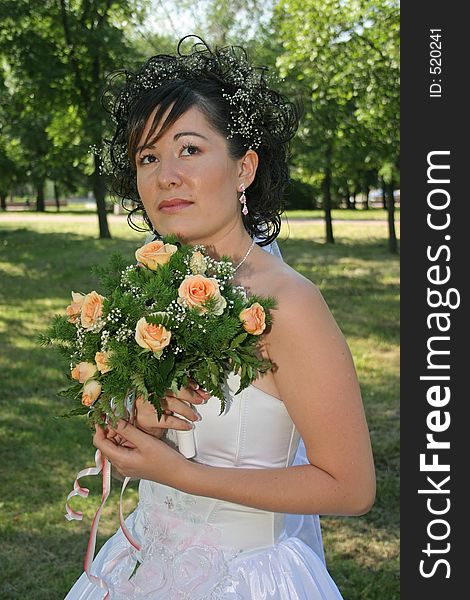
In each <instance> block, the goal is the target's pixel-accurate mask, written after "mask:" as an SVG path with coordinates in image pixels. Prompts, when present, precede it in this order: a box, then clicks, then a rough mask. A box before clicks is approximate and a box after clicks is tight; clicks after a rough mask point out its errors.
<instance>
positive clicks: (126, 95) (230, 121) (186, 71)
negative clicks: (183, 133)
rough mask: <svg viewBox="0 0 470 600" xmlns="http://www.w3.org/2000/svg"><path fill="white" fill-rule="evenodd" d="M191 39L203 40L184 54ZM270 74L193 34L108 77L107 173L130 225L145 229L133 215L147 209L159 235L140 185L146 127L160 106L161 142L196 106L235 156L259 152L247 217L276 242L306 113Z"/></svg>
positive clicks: (259, 233) (253, 231)
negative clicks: (110, 130) (272, 83)
mask: <svg viewBox="0 0 470 600" xmlns="http://www.w3.org/2000/svg"><path fill="white" fill-rule="evenodd" d="M191 37H196V38H197V39H198V40H199V41H198V42H197V43H196V44H194V45H193V46H192V48H191V52H190V53H188V54H183V53H182V51H181V46H182V43H183V42H184V41H185V40H186V39H187V38H191ZM267 71H268V68H267V67H255V66H253V65H251V64H250V63H249V61H248V58H247V54H246V52H245V50H244V49H243V48H241V47H239V46H227V47H224V48H215V50H214V51H212V50H211V49H210V48H209V47H208V46H207V44H206V43H205V42H204V41H203V40H202V39H201V38H199V37H197V36H186V37H184V38H182V39H181V40H180V41H179V43H178V48H177V53H176V55H166V54H160V55H157V56H153V57H151V58H149V59H148V60H147V61H146V62H145V63H144V64H143V65H142V67H141V68H140V69H138V70H137V71H136V72H132V71H129V70H121V71H117V72H115V73H112V74H111V75H110V76H109V78H108V85H107V87H106V89H105V91H104V93H103V102H104V106H105V108H106V110H107V111H108V112H109V113H110V115H111V118H112V119H113V121H114V122H115V123H116V129H115V132H114V136H113V137H112V139H110V140H105V152H104V154H103V161H104V163H105V166H104V168H105V171H106V172H107V173H108V174H109V175H111V191H112V192H113V193H114V194H116V195H117V196H118V197H119V198H121V203H122V205H123V207H124V208H126V210H128V212H129V214H128V222H129V225H130V226H131V227H133V228H134V229H138V230H141V231H142V230H143V229H142V228H141V227H139V226H138V225H137V224H136V223H135V222H134V221H133V217H134V215H135V214H136V213H140V212H142V213H143V219H144V221H145V223H146V225H147V226H148V227H149V229H151V230H153V225H152V223H151V222H150V219H149V218H148V216H147V214H146V213H145V210H144V206H143V204H142V201H141V200H140V198H139V194H138V191H137V182H136V167H135V155H136V152H137V145H138V143H139V140H140V138H141V136H142V133H143V130H144V128H145V124H146V123H147V121H148V119H149V117H150V115H151V114H152V112H153V110H155V108H156V107H158V110H157V112H156V115H155V117H154V120H153V123H152V126H151V128H150V131H149V134H148V136H147V140H146V142H145V143H154V142H155V141H156V140H157V139H158V138H159V137H161V136H162V135H163V134H164V133H165V131H166V130H167V129H168V128H169V127H171V126H172V125H173V123H174V122H175V121H176V120H177V119H178V118H179V117H180V116H181V115H182V114H184V113H185V112H186V111H187V110H188V109H189V108H191V107H192V106H196V107H197V108H198V109H199V110H200V111H201V112H202V113H203V114H204V116H205V117H206V118H207V120H208V122H209V123H210V125H211V126H212V127H213V128H214V129H215V130H216V131H218V132H219V133H220V134H221V135H223V136H224V137H226V138H227V146H228V153H229V156H230V157H231V158H232V159H235V160H237V159H239V158H242V157H243V156H244V154H245V153H246V151H247V148H253V149H254V150H255V151H256V152H257V154H258V157H259V163H258V169H257V172H256V177H255V179H254V181H253V182H252V184H251V186H250V187H249V189H248V190H247V191H246V197H247V203H248V206H249V213H248V215H246V216H245V215H242V218H243V222H244V225H245V228H246V230H247V231H248V233H249V234H250V235H251V236H252V237H254V236H256V237H257V238H258V243H259V245H260V246H265V245H267V244H269V243H271V242H272V241H273V240H274V239H275V238H276V237H277V235H278V234H279V231H280V228H281V213H282V210H283V193H284V190H285V188H286V185H287V183H288V181H289V170H288V163H287V161H288V158H289V142H290V140H291V139H292V137H293V136H294V134H295V132H296V130H297V128H298V122H299V115H300V110H301V109H300V107H299V105H298V104H294V103H293V102H290V101H289V100H287V99H286V98H284V97H283V96H282V95H281V94H280V93H278V92H276V91H274V90H273V89H271V88H270V87H269V85H268V82H267ZM123 80H124V81H123ZM170 107H171V111H170V112H169V114H168V116H167V118H166V119H165V122H164V123H162V126H161V129H160V131H159V133H158V135H157V136H155V135H154V134H155V131H156V128H157V126H158V124H159V123H160V121H161V120H162V117H163V115H164V113H165V112H166V111H167V110H168V109H169V108H170ZM129 200H130V201H132V202H133V203H135V207H134V208H133V209H128V208H127V207H126V204H127V203H128V201H129Z"/></svg>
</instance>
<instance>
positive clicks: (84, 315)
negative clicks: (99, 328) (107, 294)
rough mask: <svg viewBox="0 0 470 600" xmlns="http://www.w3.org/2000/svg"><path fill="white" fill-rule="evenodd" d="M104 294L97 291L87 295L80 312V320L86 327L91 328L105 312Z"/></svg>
mask: <svg viewBox="0 0 470 600" xmlns="http://www.w3.org/2000/svg"><path fill="white" fill-rule="evenodd" d="M103 301H104V296H100V294H97V293H96V292H95V291H93V292H90V293H89V294H87V295H86V296H85V298H84V299H83V303H82V310H81V313H80V321H81V323H82V326H83V328H84V329H91V328H92V327H93V325H95V324H96V323H97V322H98V320H99V319H100V317H101V315H102V313H103Z"/></svg>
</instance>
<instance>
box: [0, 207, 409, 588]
mask: <svg viewBox="0 0 470 600" xmlns="http://www.w3.org/2000/svg"><path fill="white" fill-rule="evenodd" d="M7 217H8V215H7ZM111 228H112V233H113V239H112V240H98V239H96V236H97V225H96V222H73V220H70V221H63V220H62V219H61V220H60V221H59V220H57V221H54V220H52V219H51V218H50V215H49V213H48V218H47V220H44V219H42V218H41V216H40V215H37V218H35V219H27V220H26V219H25V220H24V221H18V220H13V219H9V218H7V219H5V220H1V221H0V276H1V286H0V373H1V381H2V386H1V388H2V394H1V396H0V402H1V404H2V419H1V420H0V478H1V489H2V495H1V499H0V536H1V539H2V544H1V547H0V565H1V576H0V599H8V600H15V599H18V600H19V599H20V598H21V599H25V598H27V599H28V600H60V599H63V598H64V596H65V594H66V592H67V591H68V589H69V588H70V586H71V584H72V583H73V582H74V580H75V579H76V578H77V577H78V576H79V574H80V573H81V570H82V565H83V557H84V554H85V549H86V544H87V539H88V533H89V527H90V523H91V517H92V515H93V513H94V510H95V509H96V508H97V506H98V503H99V497H100V491H99V482H97V481H93V479H95V478H89V487H90V497H89V499H88V500H82V499H74V500H76V501H75V502H74V507H79V508H80V509H81V510H83V512H84V515H85V517H84V521H83V522H76V521H75V522H71V523H68V522H67V521H66V520H65V519H64V516H63V515H64V501H65V496H66V495H67V493H68V492H69V490H70V489H71V485H72V483H73V478H74V476H75V474H76V473H77V471H78V470H80V469H82V468H84V467H85V466H89V465H91V463H92V458H93V455H94V449H93V447H92V446H91V432H90V431H89V430H88V429H87V427H86V426H85V425H84V424H83V423H82V422H81V421H80V420H78V419H75V420H74V419H63V420H58V419H54V415H55V414H61V413H62V412H63V408H64V407H63V406H61V403H62V401H61V400H59V399H57V398H56V396H55V392H56V391H57V390H58V389H59V388H60V387H61V386H63V385H64V384H65V380H64V375H63V373H64V366H63V365H61V364H59V362H58V359H57V356H56V354H55V353H53V352H52V351H51V350H46V349H43V348H41V347H39V346H38V345H37V344H36V343H35V336H36V334H37V333H38V332H39V331H41V330H43V328H44V326H45V323H46V321H47V320H48V319H49V318H50V317H51V316H52V315H53V314H54V313H56V312H59V311H63V310H64V308H65V306H66V305H67V304H68V303H69V298H70V291H71V290H72V289H74V290H89V289H93V286H94V283H95V282H94V281H93V278H92V276H91V274H90V270H89V267H90V266H91V265H92V264H96V263H99V262H100V261H102V260H103V257H104V256H105V255H108V254H110V253H112V252H113V251H115V250H120V251H121V252H122V253H123V254H125V255H127V256H129V258H131V256H132V255H133V251H134V249H135V247H136V246H137V245H139V244H140V243H141V241H142V239H143V238H142V234H138V233H135V232H132V231H131V230H130V229H129V228H128V227H127V226H126V224H125V222H124V220H121V222H118V223H117V222H113V223H112V225H111ZM334 231H335V236H336V242H337V243H336V244H335V245H326V244H324V243H323V235H324V227H323V224H322V223H305V222H302V221H298V222H295V223H294V222H292V221H291V222H290V223H289V226H288V227H287V226H284V229H283V231H282V234H281V239H280V247H281V250H282V252H283V254H284V257H285V260H287V262H288V263H289V264H290V265H292V266H293V267H294V268H296V269H297V270H298V271H299V272H300V273H302V274H303V275H305V276H306V277H308V278H310V279H312V280H313V281H314V282H315V283H316V284H317V285H318V286H319V287H320V289H321V290H322V292H323V294H324V296H325V299H326V301H327V302H328V304H329V306H330V308H331V310H332V312H333V314H334V316H335V318H336V320H337V321H338V323H339V325H340V327H341V329H342V330H343V332H344V334H345V336H346V338H347V340H348V342H349V344H350V347H351V350H352V353H353V355H354V358H355V362H356V366H357V370H358V374H359V379H360V381H361V386H362V391H363V398H364V403H365V407H366V412H367V418H368V423H369V427H370V430H371V436H372V442H373V447H374V455H375V461H376V467H377V476H378V492H377V500H376V503H375V506H374V508H373V509H372V510H371V511H370V513H369V514H367V515H366V516H363V517H359V518H357V517H353V518H351V517H347V518H346V517H341V518H336V517H335V518H332V517H324V518H323V519H322V524H323V534H324V543H325V551H326V558H327V564H328V567H329V570H330V572H331V574H332V576H333V578H334V579H335V581H336V582H337V584H338V586H339V588H340V590H341V591H342V594H343V596H344V598H345V599H346V600H385V599H386V600H395V599H398V598H399V581H398V570H399V541H398V540H399V515H398V505H399V477H398V461H399V457H398V454H399V414H398V408H399V401H398V358H399V349H398V348H399V323H398V318H399V312H398V304H399V287H398V282H399V270H398V269H399V267H398V259H397V257H392V256H391V255H389V254H388V253H387V241H386V235H387V230H386V225H385V224H383V223H354V222H347V221H344V222H340V221H338V222H336V223H335V224H334ZM118 491H119V490H118V486H117V485H115V486H114V489H113V492H112V494H111V496H110V498H109V500H108V504H107V507H106V510H105V512H104V514H103V516H102V518H101V524H100V535H99V540H98V541H99V545H100V544H101V543H102V542H103V541H104V540H105V539H106V538H107V537H108V536H109V535H110V534H111V533H113V532H114V530H116V529H117V527H118V519H117V510H116V509H117V505H118ZM125 497H126V501H125V507H126V512H127V513H128V512H130V511H131V510H132V509H133V507H134V506H135V504H136V501H137V492H136V484H135V483H134V484H132V487H131V489H130V490H129V492H126V496H125ZM253 600H256V599H253Z"/></svg>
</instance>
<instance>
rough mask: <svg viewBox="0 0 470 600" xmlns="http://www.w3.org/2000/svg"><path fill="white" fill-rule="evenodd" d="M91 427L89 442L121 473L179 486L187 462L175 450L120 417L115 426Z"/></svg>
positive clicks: (182, 481)
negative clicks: (92, 430)
mask: <svg viewBox="0 0 470 600" xmlns="http://www.w3.org/2000/svg"><path fill="white" fill-rule="evenodd" d="M95 429H96V433H95V435H94V436H93V444H94V445H95V446H96V448H98V449H99V450H100V451H101V452H102V454H103V455H104V456H105V457H106V458H107V459H108V460H109V461H110V462H111V464H112V465H113V467H114V468H115V469H116V470H117V471H118V473H120V474H121V475H122V476H124V477H131V478H136V479H149V480H151V481H157V482H159V483H163V484H165V485H169V486H171V487H176V488H179V489H182V486H183V484H184V482H185V480H186V477H185V475H186V476H187V473H188V470H189V468H190V466H191V463H190V462H189V461H188V460H187V459H186V458H184V456H182V455H181V454H180V453H179V452H177V451H176V450H173V449H172V448H170V447H169V446H168V445H167V444H165V443H164V442H162V441H160V440H158V439H156V438H155V437H154V436H153V435H149V434H147V433H145V432H144V431H141V430H140V429H138V428H137V427H134V426H133V425H131V424H130V423H128V422H127V421H124V420H122V419H121V420H119V421H118V422H117V424H116V428H115V429H111V428H108V430H107V431H105V430H103V429H102V428H101V427H100V426H99V425H96V427H95Z"/></svg>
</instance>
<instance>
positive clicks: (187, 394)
mask: <svg viewBox="0 0 470 600" xmlns="http://www.w3.org/2000/svg"><path fill="white" fill-rule="evenodd" d="M209 398H210V394H209V393H208V392H206V391H205V390H202V389H200V388H199V386H198V384H196V383H193V382H191V383H190V385H189V386H188V387H186V388H182V389H181V390H180V391H179V392H178V394H176V395H175V394H173V392H171V391H170V390H168V393H167V395H166V396H165V398H164V399H163V400H162V409H163V415H162V418H161V419H160V420H159V419H158V415H157V411H156V410H155V408H154V406H153V404H152V403H151V402H149V401H146V400H143V399H142V398H137V400H136V403H135V420H134V424H135V425H136V426H137V427H138V428H139V429H141V430H142V431H145V432H146V433H149V434H151V435H153V436H154V437H156V438H161V437H162V436H163V434H164V433H165V430H166V429H178V430H180V431H189V430H190V429H192V426H191V424H190V423H188V421H186V420H185V419H187V420H189V421H198V420H199V414H198V412H197V410H196V409H195V408H193V407H192V406H191V404H196V405H198V404H203V403H205V402H207V400H208V399H209ZM178 415H180V416H181V417H184V419H181V418H180V417H179V416H178Z"/></svg>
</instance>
